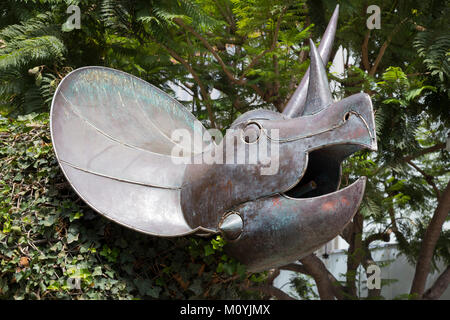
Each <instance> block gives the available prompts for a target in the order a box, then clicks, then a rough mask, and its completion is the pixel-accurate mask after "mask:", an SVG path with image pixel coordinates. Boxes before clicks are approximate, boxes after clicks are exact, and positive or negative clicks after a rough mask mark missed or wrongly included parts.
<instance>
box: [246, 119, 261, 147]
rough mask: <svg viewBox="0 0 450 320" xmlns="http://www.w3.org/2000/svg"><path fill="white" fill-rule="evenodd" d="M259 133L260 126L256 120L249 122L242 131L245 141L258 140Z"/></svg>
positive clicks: (252, 141)
mask: <svg viewBox="0 0 450 320" xmlns="http://www.w3.org/2000/svg"><path fill="white" fill-rule="evenodd" d="M260 135H261V127H260V126H259V125H258V124H257V123H256V122H249V123H248V124H247V125H246V126H245V128H244V130H243V133H242V136H243V139H244V141H245V142H246V143H254V142H256V141H258V139H259V137H260Z"/></svg>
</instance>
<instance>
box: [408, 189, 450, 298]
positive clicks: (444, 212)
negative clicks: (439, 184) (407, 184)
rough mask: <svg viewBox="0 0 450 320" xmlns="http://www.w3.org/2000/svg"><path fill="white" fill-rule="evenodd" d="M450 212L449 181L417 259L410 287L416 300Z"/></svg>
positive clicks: (422, 288)
mask: <svg viewBox="0 0 450 320" xmlns="http://www.w3.org/2000/svg"><path fill="white" fill-rule="evenodd" d="M449 211H450V181H449V182H448V184H447V187H446V188H445V190H444V192H442V193H441V198H440V199H439V203H438V206H437V208H436V210H435V211H434V215H433V218H432V219H431V222H430V224H429V225H428V228H427V231H426V232H425V237H424V239H423V241H422V246H421V248H420V253H419V258H418V260H417V265H416V272H415V274H414V280H413V283H412V286H411V292H410V293H411V294H412V295H415V298H416V299H420V298H422V296H423V293H424V291H425V285H426V281H427V277H428V273H429V272H430V265H431V259H432V258H433V254H434V249H435V248H436V243H437V241H438V239H439V235H440V233H441V230H442V225H443V224H444V222H445V220H446V219H447V216H448V213H449Z"/></svg>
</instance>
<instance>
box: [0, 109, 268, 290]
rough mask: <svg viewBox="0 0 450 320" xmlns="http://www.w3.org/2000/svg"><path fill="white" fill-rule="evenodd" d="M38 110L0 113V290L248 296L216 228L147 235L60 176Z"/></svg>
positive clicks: (244, 276)
mask: <svg viewBox="0 0 450 320" xmlns="http://www.w3.org/2000/svg"><path fill="white" fill-rule="evenodd" d="M48 124H49V120H48V114H39V115H38V114H31V115H27V116H24V117H19V118H18V119H17V120H12V119H5V118H0V137H1V140H0V141H1V145H0V159H1V164H0V190H1V191H0V259H1V265H0V298H3V299H5V298H6V299H156V298H158V299H187V298H199V299H233V298H258V297H260V296H259V295H258V293H257V292H253V291H249V290H247V289H248V287H251V284H252V282H258V281H263V280H264V277H265V275H264V274H253V275H250V274H248V273H246V272H245V268H244V266H242V265H241V264H239V263H238V262H236V261H234V260H233V259H231V258H229V257H227V256H226V254H225V253H224V252H223V246H224V244H225V242H224V240H223V239H222V238H220V237H216V238H213V239H204V238H199V237H194V236H193V237H182V238H157V237H151V236H148V235H144V234H140V233H137V232H135V231H132V230H128V229H126V228H124V227H122V226H120V225H117V224H115V223H113V222H110V221H109V220H107V219H106V218H104V217H102V216H100V215H99V214H97V213H95V212H94V211H93V210H92V209H90V208H89V207H88V206H87V205H86V204H85V203H84V202H83V201H82V200H81V199H80V198H79V197H78V196H77V195H76V194H75V192H74V191H73V190H72V188H71V187H70V185H69V184H68V182H67V181H66V179H65V178H64V176H63V174H62V172H61V170H60V168H59V166H58V164H57V161H56V158H55V156H54V153H53V149H52V145H51V139H50V133H49V127H48Z"/></svg>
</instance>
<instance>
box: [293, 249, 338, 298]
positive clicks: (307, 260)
mask: <svg viewBox="0 0 450 320" xmlns="http://www.w3.org/2000/svg"><path fill="white" fill-rule="evenodd" d="M300 262H301V263H302V264H303V266H304V268H305V270H306V271H307V273H308V274H309V275H311V276H312V277H313V278H314V281H315V282H316V286H317V291H318V292H319V296H320V299H321V300H334V298H335V297H336V298H338V299H339V300H342V299H344V294H343V291H344V290H343V288H342V286H341V284H340V283H339V281H337V279H336V278H335V277H334V276H333V275H332V274H331V273H330V272H329V271H328V269H327V268H326V267H325V265H324V264H323V262H322V261H321V260H320V259H319V258H318V257H317V256H316V255H314V254H310V255H308V256H306V257H304V258H302V259H300Z"/></svg>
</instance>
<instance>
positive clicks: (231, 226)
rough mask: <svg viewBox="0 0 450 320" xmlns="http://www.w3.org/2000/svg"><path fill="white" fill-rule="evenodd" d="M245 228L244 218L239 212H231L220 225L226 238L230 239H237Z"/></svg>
mask: <svg viewBox="0 0 450 320" xmlns="http://www.w3.org/2000/svg"><path fill="white" fill-rule="evenodd" d="M243 228H244V222H243V221H242V218H241V216H240V215H239V214H237V213H234V212H232V213H230V214H228V215H227V216H225V218H224V219H223V221H222V223H221V224H220V225H219V230H220V231H221V232H223V234H224V235H225V238H226V239H228V240H235V239H237V238H238V237H239V236H240V235H241V233H242V230H243Z"/></svg>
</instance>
